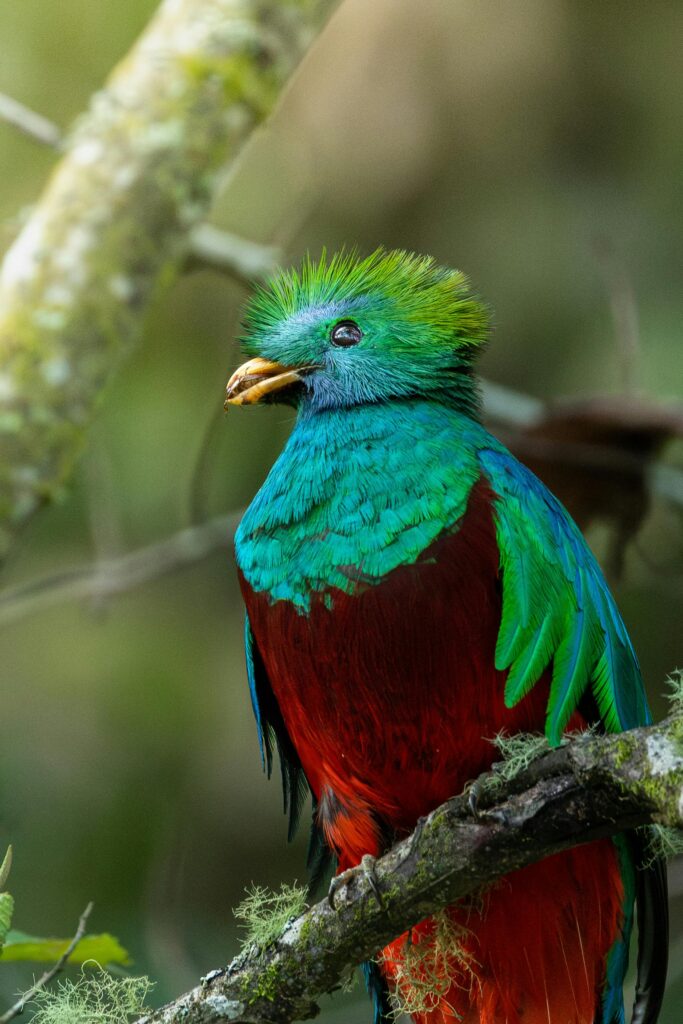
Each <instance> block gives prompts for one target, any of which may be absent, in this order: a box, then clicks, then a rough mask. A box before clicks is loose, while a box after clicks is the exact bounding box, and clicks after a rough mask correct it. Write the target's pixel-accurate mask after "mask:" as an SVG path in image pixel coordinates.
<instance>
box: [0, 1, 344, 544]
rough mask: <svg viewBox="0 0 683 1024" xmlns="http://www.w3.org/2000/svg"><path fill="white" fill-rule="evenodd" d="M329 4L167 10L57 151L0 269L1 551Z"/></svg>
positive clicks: (193, 5)
mask: <svg viewBox="0 0 683 1024" xmlns="http://www.w3.org/2000/svg"><path fill="white" fill-rule="evenodd" d="M333 2H334V0H163V2H162V3H161V5H160V7H159V9H158V11H157V13H156V15H155V17H154V18H153V19H152V21H151V22H150V24H149V26H148V28H147V29H146V31H145V32H144V33H143V35H142V36H141V37H140V39H139V40H138V42H137V43H136V45H135V46H134V47H133V49H132V50H131V52H130V53H129V54H128V56H127V57H126V58H125V59H124V60H123V61H122V62H121V64H120V65H119V66H118V67H117V68H116V69H115V70H114V72H113V74H112V75H111V77H110V79H109V81H108V82H107V84H106V85H105V87H104V88H103V90H102V91H101V92H99V93H98V94H96V95H95V96H94V97H93V99H92V102H91V104H90V109H89V111H88V112H87V113H86V114H85V115H83V116H82V118H81V119H80V120H79V121H78V122H77V124H76V126H75V128H74V129H73V131H72V132H71V133H70V135H69V136H68V137H67V139H66V140H65V143H64V155H63V157H62V159H61V160H60V162H59V163H58V165H57V167H56V169H55V171H54V173H53V174H52V177H51V179H50V181H49V183H48V185H47V187H46V189H45V191H44V193H43V195H42V197H41V199H40V200H39V202H38V203H37V204H36V206H35V208H34V210H33V212H32V214H31V216H30V218H29V220H28V222H27V224H26V225H25V227H24V229H23V230H22V232H21V234H20V235H19V237H18V238H17V239H16V241H15V242H14V244H13V245H12V246H11V248H10V250H9V251H8V253H7V255H6V257H5V260H4V263H3V266H2V271H1V273H0V554H2V552H3V550H4V549H6V547H7V545H8V543H9V542H10V540H11V537H12V535H13V533H14V532H15V531H16V529H17V528H18V527H20V526H21V525H22V524H23V523H24V522H25V521H26V520H27V519H28V518H29V516H30V515H31V514H32V513H33V511H34V510H35V509H36V508H37V507H38V506H39V505H40V504H41V503H42V502H43V501H44V500H45V499H46V498H47V497H49V496H50V494H52V493H53V492H54V491H55V490H57V489H58V488H59V487H60V485H61V484H62V483H63V481H64V480H65V478H66V476H67V474H68V473H69V470H70V468H71V466H72V464H73V461H74V458H75V457H76V455H77V453H78V451H79V449H80V448H81V446H82V444H83V434H84V427H85V426H86V424H87V422H88V420H89V417H90V415H91V412H92V409H93V405H94V404H95V402H96V400H97V398H98V396H99V395H100V393H101V390H102V387H103V385H104V384H105V383H106V381H107V380H108V378H109V377H110V375H111V373H112V371H113V370H114V369H115V368H116V366H117V364H118V363H119V362H120V359H121V357H122V356H123V355H124V354H125V353H126V351H127V350H128V349H129V348H130V346H131V344H132V342H133V341H134V340H135V338H136V336H137V335H138V334H139V332H140V329H141V325H142V319H143V315H144V313H145V310H146V308H147V306H148V305H149V302H150V299H151V298H152V296H153V295H154V294H155V290H156V289H157V288H158V287H159V286H161V285H164V284H166V283H167V282H168V280H169V279H170V278H171V277H172V276H173V274H174V272H175V271H176V270H177V269H178V268H179V266H180V265H181V262H182V260H183V259H184V257H185V254H186V251H187V248H188V246H189V244H190V243H189V239H190V234H191V232H192V230H193V229H194V228H195V227H196V226H197V225H198V224H199V223H201V222H202V220H203V219H204V217H205V215H206V213H207V210H208V209H209V206H210V204H211V201H212V199H213V197H214V195H215V193H216V190H217V188H218V186H219V183H220V179H221V176H222V175H223V174H224V173H225V170H226V167H227V166H229V163H230V161H231V160H232V159H234V157H235V156H236V154H237V153H238V151H239V149H240V147H241V145H242V143H243V141H244V140H245V138H247V136H248V135H249V134H250V132H251V131H252V130H253V128H254V126H255V125H257V124H258V123H259V122H260V121H261V120H262V119H263V118H264V116H265V115H266V114H267V113H268V112H269V111H270V109H271V108H272V106H273V103H274V101H275V100H276V98H277V96H278V94H279V93H280V91H281V89H282V86H283V84H284V83H285V81H286V80H287V79H288V77H289V76H290V74H291V72H292V70H293V69H294V67H295V66H296V64H297V62H298V61H299V59H300V57H301V55H302V54H303V52H304V51H305V49H306V47H307V46H308V44H309V43H310V41H311V40H312V38H313V35H314V30H315V28H316V27H317V26H318V25H319V23H320V21H321V19H322V16H323V15H324V14H325V13H327V11H328V10H329V9H330V8H331V7H332V6H333Z"/></svg>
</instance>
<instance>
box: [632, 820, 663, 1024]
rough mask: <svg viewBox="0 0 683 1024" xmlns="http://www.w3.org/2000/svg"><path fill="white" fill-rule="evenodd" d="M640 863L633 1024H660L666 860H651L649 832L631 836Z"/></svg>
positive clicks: (641, 831) (636, 861)
mask: <svg viewBox="0 0 683 1024" xmlns="http://www.w3.org/2000/svg"><path fill="white" fill-rule="evenodd" d="M629 839H630V840H631V842H632V843H633V852H634V857H635V863H636V914H637V917H638V973H637V978H636V997H635V1001H634V1003H633V1014H632V1016H631V1024H656V1021H657V1018H658V1016H659V1011H660V1009H661V1007H662V1000H663V998H664V988H665V985H666V969H667V965H668V958H669V907H668V898H667V882H666V861H665V860H664V858H661V857H658V858H657V859H656V860H652V859H651V857H650V858H648V845H649V838H648V830H646V829H641V830H639V831H638V832H635V833H631V835H630V836H629Z"/></svg>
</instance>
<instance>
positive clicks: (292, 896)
mask: <svg viewBox="0 0 683 1024" xmlns="http://www.w3.org/2000/svg"><path fill="white" fill-rule="evenodd" d="M306 896H307V892H306V888H305V887H304V886H302V885H298V884H297V883H296V882H295V883H294V884H293V885H287V884H285V883H283V884H282V885H281V886H280V890H279V892H275V891H273V890H272V889H266V888H265V887H264V886H260V885H253V886H252V887H251V889H248V890H247V896H246V899H244V900H243V901H242V902H241V903H240V905H239V906H238V907H236V908H235V910H234V911H233V913H234V915H235V917H236V918H237V920H238V921H239V922H240V924H241V927H242V928H244V929H245V931H246V935H245V938H244V942H245V945H250V944H253V945H255V946H257V947H258V949H265V947H266V946H268V945H270V943H271V942H274V941H275V939H278V938H279V937H280V935H282V933H283V931H284V930H285V927H286V926H287V924H288V922H289V921H290V920H291V919H292V918H294V917H298V916H299V914H302V913H303V912H304V910H305V909H306V906H307V904H306Z"/></svg>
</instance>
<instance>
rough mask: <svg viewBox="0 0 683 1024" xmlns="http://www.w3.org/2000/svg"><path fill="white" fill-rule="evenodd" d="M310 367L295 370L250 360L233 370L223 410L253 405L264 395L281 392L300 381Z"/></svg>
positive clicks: (268, 361) (289, 367)
mask: <svg viewBox="0 0 683 1024" xmlns="http://www.w3.org/2000/svg"><path fill="white" fill-rule="evenodd" d="M308 369H312V367H308V366H306V367H302V368H300V369H295V368H294V367H292V366H283V365H282V364H281V363H271V362H270V360H268V359H260V358H257V359H250V360H249V361H248V362H246V363H243V364H242V366H240V367H238V369H236V370H235V372H234V373H233V375H232V377H231V378H230V380H229V381H228V384H227V387H226V389H225V408H226V409H227V407H228V406H229V405H255V404H256V403H257V402H260V401H262V400H263V399H264V398H265V397H266V395H270V394H272V393H273V392H275V391H281V390H282V389H283V388H286V387H289V385H290V384H296V383H297V382H298V381H300V380H302V379H303V378H302V374H303V372H304V370H308Z"/></svg>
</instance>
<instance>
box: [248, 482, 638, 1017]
mask: <svg viewBox="0 0 683 1024" xmlns="http://www.w3.org/2000/svg"><path fill="white" fill-rule="evenodd" d="M491 498H492V495H491V492H490V491H489V490H488V489H487V487H486V486H485V485H484V484H483V483H480V484H478V485H477V486H476V487H475V488H474V489H473V491H472V494H471V497H470V501H469V504H468V509H467V513H466V515H465V517H464V519H463V521H462V522H461V523H460V524H459V526H458V529H457V530H456V531H454V532H452V533H449V534H448V535H445V536H443V537H442V538H440V539H439V540H438V541H437V542H436V543H434V544H433V545H432V546H431V547H430V548H429V549H428V550H427V551H426V552H425V554H424V556H423V557H422V558H421V559H420V560H419V561H418V562H417V563H415V564H413V565H409V566H402V567H399V568H398V569H395V570H394V571H393V572H391V573H390V574H389V575H388V576H386V577H385V578H384V579H383V580H382V582H381V583H380V584H369V583H364V582H363V580H362V576H359V577H358V583H357V585H356V587H355V590H354V593H353V594H346V593H343V592H341V591H338V590H334V591H331V592H328V597H331V601H329V600H327V601H326V600H325V599H324V598H323V595H319V594H318V595H314V597H313V599H312V602H311V607H310V610H309V612H308V613H307V614H300V613H298V612H297V611H296V610H295V608H294V607H293V606H292V605H290V604H289V603H288V602H285V601H278V602H275V603H272V604H271V603H270V601H269V599H268V597H267V595H266V594H263V593H256V592H254V591H253V590H252V589H251V588H250V587H249V585H248V584H247V583H246V581H244V580H242V586H243V591H244V597H245V602H246V605H247V610H248V613H249V618H250V622H251V626H252V629H253V632H254V636H255V638H256V642H257V644H258V647H259V650H260V652H261V655H262V658H263V661H264V664H265V667H266V670H267V674H268V677H269V679H270V682H271V685H272V688H273V692H274V695H275V697H276V699H277V702H278V704H279V707H280V709H281V713H282V717H283V719H284V722H285V725H286V727H287V731H288V733H289V736H290V737H291V739H292V742H293V744H294V746H295V748H296V750H297V753H298V756H299V759H300V761H301V764H302V766H303V768H304V771H305V773H306V776H307V778H308V781H309V784H310V786H311V789H312V790H313V793H314V794H315V796H316V798H317V800H318V804H319V815H320V824H321V826H322V828H323V831H324V834H325V836H326V839H327V841H328V843H329V844H330V846H332V847H333V849H334V850H335V851H336V853H337V855H338V859H339V866H340V869H344V868H346V867H349V866H351V865H353V864H356V863H357V862H358V861H359V860H360V859H361V857H362V856H363V854H365V853H372V854H377V853H379V852H381V849H382V848H383V846H384V845H385V844H386V841H387V836H389V835H397V836H400V835H402V834H406V833H408V832H409V831H411V830H412V828H413V826H414V825H415V823H416V821H417V819H418V818H419V817H420V816H422V815H424V814H426V813H428V812H429V811H430V810H432V809H433V808H434V807H435V806H437V805H438V804H439V803H441V802H443V801H444V800H446V799H447V798H448V797H450V796H452V795H454V794H455V793H458V792H460V791H461V790H462V788H463V786H464V785H465V783H466V782H468V781H469V780H470V779H472V778H474V777H476V776H477V775H478V774H479V773H480V772H482V771H484V770H485V769H487V768H488V767H489V766H490V764H491V763H492V761H493V760H495V758H496V751H495V748H494V747H493V746H492V744H491V742H490V740H491V739H492V738H493V736H495V734H496V733H497V732H499V731H500V730H501V729H503V730H506V731H507V732H509V733H514V732H519V731H542V729H543V726H544V720H545V709H546V703H547V698H548V683H547V680H545V681H543V680H542V681H541V682H540V683H539V684H537V685H536V687H534V689H533V690H532V691H531V693H530V694H529V695H528V696H527V697H526V698H525V699H524V700H523V701H522V702H521V703H520V704H518V705H517V706H516V707H514V708H512V709H508V708H506V707H505V705H504V702H503V691H504V683H505V673H502V672H498V671H496V669H495V667H494V651H495V645H496V638H497V634H498V627H499V624H500V616H501V590H500V583H499V554H498V548H497V544H496V537H495V527H494V523H493V518H492V510H491ZM580 724H581V721H580V720H579V719H578V716H575V720H574V721H573V722H572V726H573V727H576V726H577V725H580ZM622 897H623V890H622V884H621V877H620V873H619V868H618V862H617V857H616V851H615V848H614V846H613V845H612V844H611V843H610V842H609V841H603V842H598V843H593V844H591V845H589V846H584V847H581V848H577V849H575V850H571V851H568V852H567V853H563V854H560V855H558V856H556V857H553V858H549V859H548V860H546V861H544V862H543V863H541V864H537V865H533V866H531V867H529V868H526V869H524V870H522V871H519V872H516V873H515V874H514V875H510V876H507V877H506V878H505V879H503V880H502V881H501V882H500V883H499V884H498V885H497V886H494V887H493V888H492V889H491V890H490V891H489V892H488V893H487V894H485V896H484V897H482V899H481V901H480V902H479V903H478V904H475V903H468V904H467V906H465V905H463V906H462V907H455V908H453V909H452V910H451V911H450V913H451V915H452V918H453V921H454V922H455V923H456V924H457V929H458V932H459V933H460V934H461V935H462V936H463V938H462V939H461V943H460V944H461V946H462V948H463V950H464V953H465V957H464V959H463V961H462V964H463V966H462V977H460V976H459V971H460V970H461V968H460V967H458V965H457V964H455V965H453V978H454V983H453V985H452V986H451V988H450V990H446V989H443V988H442V990H441V995H440V997H439V999H438V1000H437V1001H436V1002H437V1004H438V1005H437V1006H435V1008H434V1011H433V1012H431V1013H428V1014H427V1015H420V1014H417V1015H416V1019H417V1020H424V1021H425V1022H426V1021H429V1024H436V1022H437V1021H439V1020H442V1019H443V1020H450V1019H460V1020H465V1021H467V1022H470V1021H471V1022H474V1021H480V1022H482V1024H499V1022H501V1024H502V1022H507V1024H541V1022H544V1024H592V1022H593V1020H594V1017H595V1011H596V1007H597V1005H598V1003H599V990H600V987H601V985H602V981H603V978H604V966H605V955H606V953H607V951H608V949H609V947H610V946H611V945H612V943H613V941H614V939H615V937H616V936H617V934H618V929H619V927H620V923H621V900H622ZM432 927H433V926H432V924H431V923H430V922H426V923H425V924H423V925H422V926H419V929H418V930H417V931H416V930H414V936H413V937H414V938H416V937H417V938H418V939H419V935H420V929H421V930H422V931H423V932H425V931H426V932H427V933H428V932H429V930H430V929H431V928H432ZM404 942H405V937H402V938H401V939H399V940H397V941H396V942H395V943H392V945H391V947H388V949H387V950H386V951H385V958H386V961H387V962H386V966H385V970H386V972H387V973H388V974H389V975H392V974H393V975H395V974H396V973H397V968H396V966H394V967H392V962H393V963H394V965H396V964H397V963H399V964H400V962H401V957H402V953H401V950H402V948H403V943H404Z"/></svg>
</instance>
